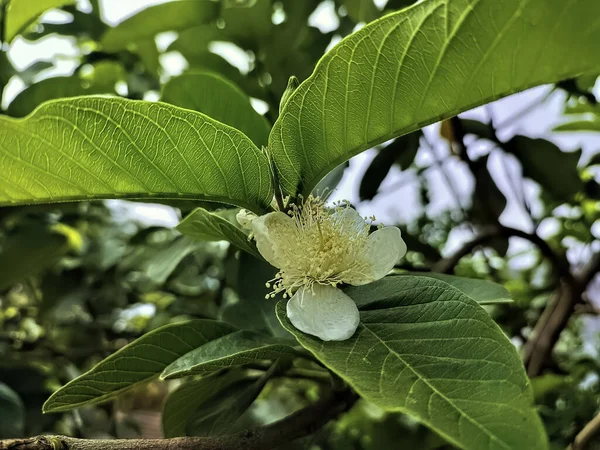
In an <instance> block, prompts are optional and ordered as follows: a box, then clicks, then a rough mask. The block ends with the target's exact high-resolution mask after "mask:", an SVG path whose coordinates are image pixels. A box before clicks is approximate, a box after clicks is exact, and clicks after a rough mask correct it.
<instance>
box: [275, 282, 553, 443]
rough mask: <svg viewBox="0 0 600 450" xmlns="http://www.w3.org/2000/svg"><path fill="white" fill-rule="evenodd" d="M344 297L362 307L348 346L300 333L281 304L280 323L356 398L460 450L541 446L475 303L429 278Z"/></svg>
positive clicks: (515, 371)
mask: <svg viewBox="0 0 600 450" xmlns="http://www.w3.org/2000/svg"><path fill="white" fill-rule="evenodd" d="M345 292H346V293H347V294H348V295H349V296H350V297H351V298H353V299H354V300H355V301H356V302H357V303H358V304H359V305H361V306H360V308H359V309H360V311H361V322H360V325H359V328H358V330H357V332H356V333H355V334H354V336H353V337H351V338H350V339H348V340H345V341H339V342H324V341H321V340H320V339H318V338H315V337H313V336H310V335H307V334H304V333H302V332H300V331H299V330H297V329H296V328H295V327H294V326H293V325H292V324H291V323H290V322H289V320H288V319H287V317H286V313H285V302H280V303H279V304H278V305H277V315H278V317H279V318H280V320H281V322H282V324H283V325H284V326H285V328H286V329H287V330H288V331H290V332H291V333H293V334H294V335H295V336H296V339H298V342H300V344H302V346H303V347H305V348H307V349H308V350H310V351H311V352H312V353H313V354H314V355H315V356H316V357H317V358H318V359H319V360H320V361H321V362H322V363H323V364H324V365H325V366H327V367H328V368H329V369H331V370H332V371H334V372H335V373H336V374H337V375H339V376H340V377H341V378H343V379H344V381H346V382H347V383H349V384H350V386H352V387H353V388H354V389H355V390H356V391H357V392H358V394H359V395H361V397H363V398H364V399H365V400H367V401H370V402H372V403H374V404H376V405H377V406H379V407H381V408H383V409H384V410H387V411H400V412H403V413H406V414H409V415H411V416H413V417H415V418H416V419H417V420H419V421H420V422H422V423H424V424H425V425H427V426H428V427H430V428H431V429H432V430H434V431H435V432H437V433H439V434H440V435H442V436H443V437H445V438H446V439H447V440H448V441H449V442H450V443H452V444H454V445H456V446H458V447H460V448H463V449H469V450H470V449H473V450H480V449H482V448H487V449H501V448H505V449H509V448H510V449H515V450H517V449H523V450H530V449H533V448H535V449H540V450H542V449H545V448H548V445H547V439H546V435H545V433H544V429H543V427H542V424H541V421H540V420H539V417H538V416H537V413H536V411H535V409H534V406H533V395H532V392H531V387H530V385H529V381H528V379H527V376H526V375H525V371H524V369H523V365H522V363H521V360H520V358H519V355H518V353H517V351H516V350H515V348H514V346H513V345H512V343H511V342H510V341H509V340H508V339H507V338H506V336H504V333H503V332H502V331H501V330H500V328H499V327H498V326H497V325H496V324H495V323H494V321H493V320H492V319H491V318H490V317H489V315H488V314H487V313H486V312H485V311H484V310H483V309H482V308H481V307H480V306H479V305H478V304H477V303H476V302H474V301H473V300H472V299H470V298H469V297H467V296H465V295H464V294H462V293H461V292H460V291H459V290H457V289H454V288H452V287H450V286H448V284H446V283H443V282H441V281H438V280H434V279H432V278H429V277H410V276H401V277H387V278H384V279H382V280H379V281H376V282H374V283H371V284H369V285H366V286H361V287H352V288H349V289H346V290H345ZM434 325H435V326H434ZM492 386H493V388H491V387H492Z"/></svg>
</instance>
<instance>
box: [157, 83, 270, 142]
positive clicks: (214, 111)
mask: <svg viewBox="0 0 600 450" xmlns="http://www.w3.org/2000/svg"><path fill="white" fill-rule="evenodd" d="M162 100H163V101H165V102H167V103H171V104H173V105H176V106H181V107H183V108H187V109H192V110H194V111H198V112H201V113H203V114H206V115H207V116H209V117H212V118H213V119H215V120H218V121H219V122H222V123H224V124H227V125H230V126H232V127H233V128H237V129H238V130H240V131H242V132H243V133H244V134H245V135H246V136H248V137H249V138H250V139H251V140H252V142H254V144H256V146H257V147H259V148H260V147H262V146H266V145H267V143H268V139H269V130H270V128H271V127H270V126H269V123H268V122H267V120H266V119H265V118H264V117H263V116H261V115H260V114H258V113H257V112H256V111H255V110H254V108H253V107H252V105H251V104H250V99H249V98H248V96H247V95H246V94H244V92H243V91H242V90H240V89H239V88H238V87H237V86H235V85H234V84H233V83H231V82H229V81H227V80H225V79H224V78H222V77H221V76H219V75H217V74H215V73H210V72H186V73H184V74H183V75H180V76H178V77H175V78H171V80H169V82H168V83H167V84H166V85H165V86H164V88H163V92H162Z"/></svg>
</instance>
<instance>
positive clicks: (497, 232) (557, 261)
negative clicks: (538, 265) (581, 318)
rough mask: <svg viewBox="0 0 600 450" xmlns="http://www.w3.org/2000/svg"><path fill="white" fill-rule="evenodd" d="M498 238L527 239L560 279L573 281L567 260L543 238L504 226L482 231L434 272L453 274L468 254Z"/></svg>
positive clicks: (442, 261) (494, 226)
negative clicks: (548, 262)
mask: <svg viewBox="0 0 600 450" xmlns="http://www.w3.org/2000/svg"><path fill="white" fill-rule="evenodd" d="M498 237H504V238H507V239H508V238H509V237H518V238H521V239H526V240H528V241H529V242H531V243H532V244H534V245H535V246H536V247H537V248H538V249H539V250H540V252H541V253H542V254H543V255H544V256H545V257H546V258H547V259H548V260H549V261H550V262H551V263H552V265H553V266H554V269H555V271H556V273H557V274H558V276H559V277H561V278H566V279H569V280H571V279H572V278H573V276H572V275H571V272H570V270H569V263H568V261H567V260H566V258H561V257H560V256H559V255H557V254H556V252H555V251H554V250H553V249H552V247H550V246H549V245H548V243H547V242H546V241H544V240H543V239H542V238H541V237H539V236H538V235H537V234H534V233H528V232H526V231H523V230H519V229H517V228H511V227H505V226H503V225H497V226H496V225H493V226H488V227H485V228H483V229H482V231H481V232H480V233H479V234H478V236H476V237H475V238H474V239H473V240H471V241H469V242H467V243H465V244H464V245H463V246H462V247H461V248H460V249H459V250H458V251H457V252H455V253H454V254H453V255H452V256H450V257H448V258H445V259H442V260H441V261H439V262H438V263H437V264H435V265H434V266H433V269H432V270H433V272H440V273H451V272H452V270H453V269H454V267H455V266H456V265H457V264H458V262H459V261H460V260H461V259H462V258H463V257H465V256H467V255H468V254H470V253H471V252H472V251H473V250H475V248H477V247H479V246H480V245H483V244H486V243H487V242H489V241H491V240H493V239H495V238H498Z"/></svg>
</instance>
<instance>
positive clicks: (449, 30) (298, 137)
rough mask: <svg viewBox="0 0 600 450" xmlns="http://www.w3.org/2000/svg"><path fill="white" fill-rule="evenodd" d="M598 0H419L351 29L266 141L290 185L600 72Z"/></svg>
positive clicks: (291, 189)
mask: <svg viewBox="0 0 600 450" xmlns="http://www.w3.org/2000/svg"><path fill="white" fill-rule="evenodd" d="M598 13H600V4H599V3H598V2H597V1H596V0H579V1H577V2H574V3H573V4H570V5H567V4H565V2H564V1H562V0H530V1H527V2H524V1H522V0H507V1H503V2H494V1H479V2H475V3H473V2H468V1H465V0H428V1H422V2H419V3H417V4H415V5H414V6H412V7H410V8H407V9H404V10H402V11H399V12H396V13H393V14H389V15H387V16H385V17H383V18H381V19H379V20H376V21H375V22H372V23H370V24H368V25H367V26H365V27H364V28H362V29H360V30H359V31H357V32H356V33H354V34H352V35H350V36H348V37H347V38H346V39H344V40H342V41H341V42H340V43H339V44H338V45H336V46H335V47H334V48H333V49H332V50H331V51H330V52H329V53H327V54H326V55H325V56H324V57H323V58H322V59H321V60H320V61H319V63H318V65H317V67H316V68H315V71H314V73H313V74H312V75H311V76H310V77H309V78H308V79H307V80H306V81H304V82H303V83H302V84H301V85H300V87H299V88H298V89H297V90H296V92H295V93H294V94H293V95H292V97H291V98H290V100H289V102H288V104H287V105H286V107H285V110H284V111H283V112H282V114H281V116H280V117H279V119H278V120H277V122H276V123H275V125H274V127H273V130H272V131H271V135H270V138H269V147H270V151H271V154H272V156H273V159H274V161H275V164H276V166H277V170H278V172H279V177H278V178H279V179H280V180H281V183H282V184H283V190H284V193H286V194H290V195H296V193H297V192H299V191H300V192H303V193H304V194H308V193H309V192H310V191H311V190H312V188H313V186H314V185H315V183H317V182H318V181H319V180H320V179H321V178H322V177H323V176H324V175H325V174H326V173H327V172H329V171H330V170H331V169H332V168H333V167H335V166H336V165H338V164H340V163H341V162H343V161H345V160H347V159H349V158H350V157H352V156H353V155H356V154H357V153H359V152H361V151H362V150H365V149H367V148H370V147H373V146H375V145H377V144H379V143H381V142H384V141H386V140H388V139H390V138H392V137H395V136H399V135H402V134H406V133H408V132H410V131H414V130H416V129H418V128H422V127H423V126H425V125H427V124H429V123H433V122H436V121H438V120H441V119H443V118H446V117H450V116H454V115H457V114H458V113H460V112H462V111H465V110H468V109H471V108H473V107H474V106H477V105H481V104H484V103H487V102H490V101H492V100H495V99H498V98H501V97H504V96H506V95H509V94H512V93H514V92H518V91H522V90H524V89H527V88H529V87H532V86H536V85H539V84H544V83H551V82H554V81H557V80H561V79H564V78H568V77H571V76H574V75H578V74H582V73H586V72H593V71H596V72H597V71H598V67H600V63H599V62H598V58H597V57H596V56H597V55H598V53H599V52H600V26H598V22H597V20H596V19H597V17H598Z"/></svg>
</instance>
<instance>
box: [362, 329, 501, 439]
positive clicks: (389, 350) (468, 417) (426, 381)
mask: <svg viewBox="0 0 600 450" xmlns="http://www.w3.org/2000/svg"><path fill="white" fill-rule="evenodd" d="M361 326H362V327H363V328H364V329H365V330H367V331H368V332H369V333H371V334H372V335H373V337H375V339H377V340H378V341H379V342H380V343H381V344H383V346H384V347H385V348H386V349H387V350H388V352H389V353H390V354H392V355H394V356H395V357H396V358H397V359H398V360H399V361H400V362H401V363H402V364H404V366H405V367H407V368H408V369H409V370H410V371H411V372H412V373H414V374H415V376H417V378H418V379H419V380H421V381H422V382H423V383H425V385H427V387H429V388H430V389H431V390H432V391H433V392H435V393H436V394H437V395H438V396H439V397H440V398H442V399H444V400H445V401H446V402H447V403H448V404H449V405H450V406H452V407H453V408H454V409H455V410H456V411H458V413H459V414H460V415H461V416H462V417H465V418H466V419H467V420H469V421H470V422H471V423H473V424H474V425H475V426H476V427H477V428H479V429H480V430H482V431H483V432H484V433H485V434H486V435H487V436H488V437H489V438H490V439H491V440H494V441H497V442H499V443H500V444H501V445H502V447H504V448H506V449H507V450H510V447H509V446H508V445H507V444H506V442H504V441H502V440H500V439H499V438H498V437H497V436H495V435H493V434H492V433H490V431H489V430H488V429H487V428H485V427H484V426H483V425H481V424H480V423H479V422H478V421H476V420H475V419H473V418H472V417H471V416H469V415H468V414H467V413H465V412H464V411H463V410H462V409H461V408H460V407H458V406H457V405H456V404H454V402H453V401H452V399H450V398H448V397H446V396H445V395H443V394H442V393H441V392H440V391H439V390H438V389H436V388H435V387H434V386H433V385H432V384H431V383H429V381H428V379H427V378H426V377H424V376H423V375H422V374H421V373H419V371H417V370H416V369H415V368H413V367H412V366H411V365H410V364H408V363H407V362H406V361H405V360H404V358H402V356H400V354H399V353H398V352H396V351H395V350H393V349H392V348H391V347H389V346H388V345H387V343H386V342H385V341H384V340H382V339H381V338H380V337H379V336H378V335H377V334H376V333H375V332H374V331H372V330H371V329H370V328H369V327H368V326H367V324H365V323H364V322H361Z"/></svg>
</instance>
